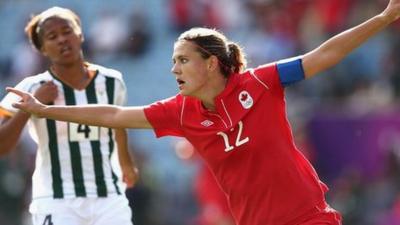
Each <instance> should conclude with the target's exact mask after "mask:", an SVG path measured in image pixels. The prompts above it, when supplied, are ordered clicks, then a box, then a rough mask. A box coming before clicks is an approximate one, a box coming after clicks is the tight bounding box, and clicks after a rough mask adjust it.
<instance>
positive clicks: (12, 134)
mask: <svg viewBox="0 0 400 225" xmlns="http://www.w3.org/2000/svg"><path fill="white" fill-rule="evenodd" d="M28 119H29V114H28V113H25V112H18V113H16V114H15V115H14V116H12V117H4V118H3V120H1V122H0V140H1V141H0V156H1V155H4V154H7V153H9V152H11V150H13V149H14V148H15V146H16V145H17V143H18V140H19V138H20V136H21V133H22V130H23V129H24V127H25V124H26V122H28Z"/></svg>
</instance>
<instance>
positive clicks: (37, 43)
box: [25, 7, 82, 51]
mask: <svg viewBox="0 0 400 225" xmlns="http://www.w3.org/2000/svg"><path fill="white" fill-rule="evenodd" d="M53 17H57V18H61V19H65V20H68V21H71V23H72V26H73V28H74V29H77V30H78V32H79V33H82V28H81V20H80V19H79V17H78V15H76V13H74V12H73V11H71V10H69V9H66V8H61V7H52V8H49V9H47V10H45V11H43V12H41V13H40V14H38V15H34V16H32V18H31V19H30V20H29V22H28V23H27V25H26V26H25V33H26V35H27V36H28V38H29V41H30V42H31V44H32V46H33V47H34V48H35V49H36V50H38V51H40V49H41V48H42V39H41V36H40V34H41V31H42V30H41V29H42V27H41V26H42V25H43V23H44V22H45V21H46V20H47V19H49V18H53Z"/></svg>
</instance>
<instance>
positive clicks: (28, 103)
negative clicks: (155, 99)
mask: <svg viewBox="0 0 400 225" xmlns="http://www.w3.org/2000/svg"><path fill="white" fill-rule="evenodd" d="M6 90H7V91H9V92H12V93H15V94H17V95H19V96H20V97H21V101H20V102H16V103H14V104H13V107H15V108H17V109H20V110H23V111H25V112H28V113H31V114H33V115H35V116H38V117H45V118H49V119H53V120H61V121H68V122H74V123H79V124H87V125H92V126H101V127H110V128H149V129H150V128H152V127H151V125H150V123H149V122H148V120H147V118H146V116H145V114H144V107H143V106H137V107H119V106H114V105H86V106H49V105H44V104H42V103H40V102H39V101H38V100H37V99H36V98H35V97H33V96H32V95H31V94H30V93H27V92H23V91H20V90H17V89H15V88H7V89H6Z"/></svg>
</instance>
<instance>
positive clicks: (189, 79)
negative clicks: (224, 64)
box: [171, 41, 210, 97]
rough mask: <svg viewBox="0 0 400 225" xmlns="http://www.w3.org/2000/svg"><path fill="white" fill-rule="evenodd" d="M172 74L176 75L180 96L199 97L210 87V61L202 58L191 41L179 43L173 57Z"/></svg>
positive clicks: (176, 44)
mask: <svg viewBox="0 0 400 225" xmlns="http://www.w3.org/2000/svg"><path fill="white" fill-rule="evenodd" d="M172 61H173V66H172V69H171V71H172V73H173V74H174V75H175V78H176V81H177V83H178V87H179V91H180V94H182V95H186V96H194V97H196V96H197V97H199V96H202V95H203V94H204V91H205V90H206V88H207V86H209V85H210V84H209V78H208V73H207V66H208V60H207V59H204V58H202V57H201V55H200V53H199V52H198V51H196V46H195V45H194V44H193V43H191V42H190V41H178V42H176V43H175V46H174V53H173V56H172Z"/></svg>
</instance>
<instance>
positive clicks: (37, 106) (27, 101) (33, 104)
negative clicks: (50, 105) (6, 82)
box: [6, 87, 46, 116]
mask: <svg viewBox="0 0 400 225" xmlns="http://www.w3.org/2000/svg"><path fill="white" fill-rule="evenodd" d="M6 90H7V91H8V92H11V93H14V94H16V95H18V96H20V97H21V100H20V101H19V102H15V103H13V104H12V106H13V107H14V108H17V109H20V110H22V111H24V112H27V113H31V114H34V115H36V116H40V112H41V111H42V110H43V109H44V108H46V106H45V105H43V104H42V103H40V102H39V100H37V99H36V98H35V97H34V96H33V95H32V94H30V93H28V92H25V91H20V90H17V89H15V88H11V87H7V88H6Z"/></svg>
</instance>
